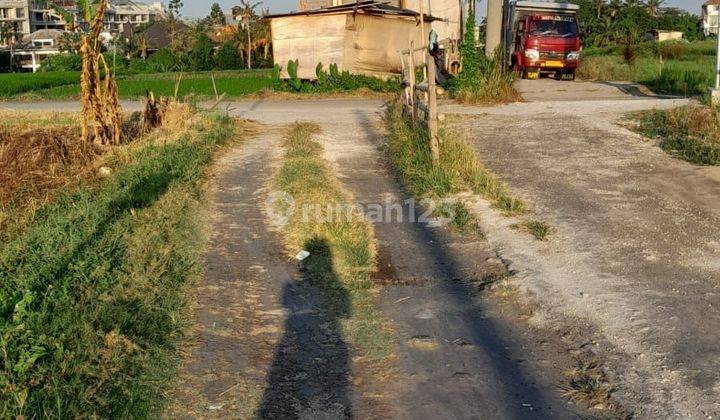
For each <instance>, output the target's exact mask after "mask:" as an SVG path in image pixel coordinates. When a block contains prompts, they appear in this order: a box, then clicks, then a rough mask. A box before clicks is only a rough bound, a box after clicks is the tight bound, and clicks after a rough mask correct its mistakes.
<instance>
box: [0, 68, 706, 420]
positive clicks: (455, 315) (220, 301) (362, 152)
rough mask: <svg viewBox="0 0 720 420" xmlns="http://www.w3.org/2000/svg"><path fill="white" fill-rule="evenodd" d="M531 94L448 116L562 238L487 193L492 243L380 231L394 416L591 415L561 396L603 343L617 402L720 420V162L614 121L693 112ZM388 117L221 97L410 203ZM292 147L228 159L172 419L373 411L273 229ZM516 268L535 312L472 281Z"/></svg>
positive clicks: (258, 142)
mask: <svg viewBox="0 0 720 420" xmlns="http://www.w3.org/2000/svg"><path fill="white" fill-rule="evenodd" d="M519 86H520V89H521V90H522V91H524V93H525V96H526V99H527V100H528V102H526V103H519V104H511V105H505V106H498V107H466V106H459V105H446V106H444V107H443V110H442V111H443V112H444V113H446V114H460V115H462V117H460V118H448V121H449V122H448V124H451V125H455V126H456V127H459V128H460V129H461V130H462V131H463V132H464V133H466V134H467V135H468V136H469V137H471V139H472V141H473V144H474V146H475V148H476V149H477V151H478V154H479V155H480V158H481V160H482V161H483V162H484V163H485V164H486V165H488V166H489V167H490V168H491V169H492V170H493V171H494V172H496V173H497V174H498V175H499V176H500V177H501V178H502V179H503V180H505V181H506V182H507V183H508V184H509V186H510V187H511V189H512V190H513V191H514V192H516V193H518V194H519V195H521V196H523V197H524V198H525V199H526V201H527V202H528V203H529V204H530V206H531V207H532V208H533V209H534V211H535V216H534V217H537V218H540V219H543V220H546V221H548V222H549V223H550V224H551V225H552V227H553V234H552V236H551V238H550V240H549V241H547V242H538V241H533V240H531V239H530V238H529V236H528V235H527V234H524V233H522V232H518V231H516V230H513V229H511V227H510V225H511V224H512V223H514V220H513V219H508V218H505V217H502V216H501V215H499V214H498V213H497V212H496V211H495V210H493V209H491V208H490V206H489V205H487V203H486V202H484V201H482V200H479V201H477V203H476V205H475V210H476V211H477V212H478V213H479V214H480V216H481V224H482V228H483V231H484V233H485V235H486V237H487V241H486V240H483V239H481V238H479V237H471V238H460V237H458V236H456V235H453V234H450V233H448V232H446V231H444V230H442V229H436V228H432V227H430V226H428V225H426V224H420V223H376V224H375V225H374V228H375V230H376V235H377V238H378V241H379V244H378V245H379V251H380V265H381V275H382V276H383V277H382V278H380V279H379V280H380V281H381V282H383V283H384V284H385V285H384V286H383V288H382V292H381V295H380V296H379V302H378V303H379V306H380V308H381V309H382V311H383V313H384V315H385V316H386V317H387V318H388V319H389V320H390V321H392V324H393V326H394V328H395V336H396V337H395V338H396V342H397V356H398V369H399V377H398V381H399V386H394V387H392V389H399V390H400V392H396V393H395V394H393V395H392V396H391V397H392V399H393V403H394V408H395V409H396V412H395V413H393V416H395V417H400V418H451V417H452V418H484V417H500V418H528V417H535V418H548V417H553V418H555V417H560V418H563V417H574V416H577V415H579V414H586V413H585V412H584V411H583V410H581V409H579V408H577V407H575V406H573V405H571V404H568V403H567V402H566V401H565V400H564V399H563V398H562V397H561V391H560V389H559V387H560V386H561V385H562V383H563V382H562V381H563V377H562V371H563V370H565V369H567V368H571V367H572V366H568V365H567V363H566V362H567V360H568V355H569V354H573V355H574V354H577V352H579V351H581V350H583V349H584V350H587V349H589V348H591V349H592V352H593V353H594V354H597V355H599V356H600V357H601V359H602V360H603V361H604V362H605V366H606V368H607V370H608V371H609V373H610V374H611V377H612V379H613V383H614V385H615V387H616V392H615V394H616V396H617V397H618V400H619V401H620V402H622V403H623V405H624V406H625V407H626V408H627V409H629V410H631V411H633V412H634V413H635V415H636V416H637V417H640V418H651V417H675V418H698V419H706V418H718V416H720V405H719V401H720V348H719V347H718V344H717V343H719V342H720V290H719V289H720V204H718V203H720V201H719V200H718V199H717V197H718V195H719V194H720V170H719V169H718V168H701V167H696V166H693V165H691V164H688V163H685V162H681V161H678V160H676V159H674V158H672V157H670V156H668V155H667V154H665V153H664V152H663V151H661V150H660V149H659V148H658V147H657V146H656V145H655V144H653V143H652V142H649V141H646V140H644V139H642V138H641V137H639V136H637V135H635V134H633V133H631V132H630V131H628V130H626V129H624V128H622V127H621V126H620V125H618V122H619V121H618V120H619V118H620V117H621V115H622V113H625V112H628V111H633V110H641V109H649V108H654V107H670V106H674V105H679V104H682V103H684V101H683V100H677V99H660V98H656V97H652V96H648V95H647V93H646V92H644V91H643V90H642V89H639V88H637V87H634V86H628V85H622V86H618V85H613V84H595V83H580V82H578V83H570V82H556V81H554V80H539V81H523V82H521V83H520V85H519ZM128 106H131V105H130V104H128ZM381 106H382V103H381V102H380V101H377V100H358V99H352V100H349V99H348V100H341V99H335V100H313V101H273V100H256V101H248V102H237V103H228V104H223V105H222V107H223V108H224V109H228V110H229V111H230V113H231V115H233V116H236V117H241V118H248V119H254V120H258V121H261V122H263V123H265V124H268V125H271V126H275V127H280V126H281V125H283V124H287V123H291V122H294V121H314V122H317V123H318V124H320V125H321V127H322V129H323V134H322V136H321V138H320V140H321V142H322V143H323V145H324V147H325V153H326V158H327V159H328V160H329V161H330V162H331V163H332V165H333V167H334V169H335V170H336V172H337V175H338V176H339V177H340V180H341V182H342V183H343V186H344V188H346V189H347V191H348V192H349V193H351V194H352V195H353V196H354V199H355V201H356V202H357V203H360V204H370V203H383V202H386V200H387V199H388V198H391V199H396V200H399V201H401V202H402V200H404V199H405V198H408V195H407V193H406V192H405V191H403V190H402V188H401V187H400V186H399V184H398V182H397V180H396V179H395V178H394V176H393V174H392V171H391V170H390V169H389V168H388V166H387V163H386V162H385V160H384V158H383V153H382V151H381V150H380V148H381V147H382V128H381V127H379V125H378V122H379V117H380V113H381V112H382V111H381ZM0 107H3V108H15V109H29V110H32V109H41V110H68V109H70V105H69V104H66V103H44V104H42V105H33V104H13V103H3V104H0ZM277 132H279V128H278V131H277ZM278 141H279V138H278V137H277V136H269V137H268V136H264V137H259V138H256V139H254V140H252V141H251V142H249V143H247V144H245V145H243V146H241V147H239V148H238V149H237V151H235V152H233V153H232V154H231V155H230V156H228V157H227V158H226V159H225V161H224V163H223V165H221V170H220V172H219V175H218V183H219V184H218V192H217V195H216V204H217V219H216V220H214V232H215V233H214V235H215V236H214V237H213V238H214V239H213V246H212V247H211V249H210V253H209V255H208V275H207V277H206V281H205V283H204V284H203V285H202V286H201V288H200V289H199V291H198V299H197V300H198V305H199V306H198V308H197V313H198V324H199V328H198V332H197V335H196V336H197V346H195V348H194V349H193V350H192V352H191V357H190V358H189V359H188V362H187V364H186V365H185V367H184V368H183V371H182V376H181V384H180V389H178V390H177V391H176V394H175V395H176V403H175V404H174V405H173V407H172V410H171V411H170V414H171V415H173V416H183V415H185V416H190V417H192V416H202V417H226V416H235V417H247V416H251V415H253V414H257V415H260V416H261V417H262V416H265V417H268V418H270V417H277V416H284V415H288V416H303V415H305V416H317V415H320V414H322V415H323V416H324V417H325V418H343V417H348V416H356V417H362V416H363V414H364V413H362V412H357V411H356V409H357V405H356V404H354V402H355V401H356V399H357V395H356V393H357V389H356V384H355V383H354V382H353V381H352V373H351V372H350V370H351V368H350V365H351V364H352V362H351V357H350V355H349V354H348V349H347V348H346V347H345V345H344V343H343V341H342V337H341V336H340V335H339V333H338V332H337V329H336V328H329V329H328V327H327V326H328V325H330V326H332V325H335V323H336V321H335V320H333V319H328V317H327V314H323V313H322V312H318V311H317V306H318V305H316V304H315V303H314V301H313V296H314V292H313V291H312V290H311V289H307V288H306V287H305V286H303V284H302V279H301V278H299V277H298V276H297V272H296V268H297V267H296V266H295V265H293V264H290V263H288V260H287V258H285V256H284V255H282V251H281V246H280V245H279V241H278V239H277V238H276V237H275V235H276V234H275V233H274V232H272V231H271V230H268V229H267V228H266V226H265V225H264V222H263V220H262V219H263V214H262V206H263V202H264V194H266V191H265V189H264V188H265V186H266V183H267V179H269V176H270V173H271V166H272V164H273V162H276V161H277V148H278ZM402 211H403V214H406V213H407V212H408V211H409V210H408V208H407V206H405V207H403V210H402ZM404 220H407V219H404ZM247 221H251V222H252V223H246V222H247ZM510 273H512V274H514V278H515V280H514V282H515V284H516V285H517V286H519V287H520V288H521V289H522V290H524V291H527V292H528V293H527V294H523V295H522V296H524V298H523V299H521V300H523V302H524V303H523V304H527V305H530V306H531V307H532V310H530V311H528V312H527V313H526V312H524V310H523V309H522V308H524V307H525V306H522V305H520V306H517V305H514V304H513V303H503V301H502V300H501V299H497V300H496V299H495V297H494V296H492V295H487V294H484V293H483V292H480V291H479V290H478V287H477V284H476V283H474V282H475V281H477V279H482V278H484V277H486V276H491V275H499V276H504V275H508V274H510ZM518 298H521V296H518ZM573 340H583V341H580V342H573ZM298 349H304V351H305V353H302V354H297V350H298ZM328 355H330V356H329V357H328ZM278 360H280V361H281V362H280V363H278ZM283 360H284V362H283ZM317 372H323V373H324V374H323V375H319V376H318V375H317V374H316V373H317ZM303 378H312V380H310V382H309V384H310V385H308V386H302V387H298V381H303V380H304V379H303ZM357 386H362V385H357ZM288 395H290V396H297V395H300V396H302V398H300V399H292V400H288V399H287V396H288ZM278 407H288V409H289V410H294V411H292V412H281V411H277V410H278ZM244 410H245V411H244ZM246 410H251V411H250V412H249V411H246ZM256 410H257V411H256Z"/></svg>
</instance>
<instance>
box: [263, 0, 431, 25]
mask: <svg viewBox="0 0 720 420" xmlns="http://www.w3.org/2000/svg"><path fill="white" fill-rule="evenodd" d="M337 13H367V14H371V15H384V16H401V17H413V18H419V17H420V13H418V12H416V11H414V10H410V9H402V8H400V7H395V6H391V5H389V4H387V3H383V2H378V1H375V0H364V1H359V2H356V3H350V4H342V5H339V6H328V7H322V8H319V9H311V10H303V11H301V12H291V13H279V14H274V15H268V16H266V17H267V18H269V19H272V18H281V17H288V16H311V15H327V14H337ZM424 18H425V21H427V22H432V21H436V20H442V19H439V18H436V17H433V16H430V15H424Z"/></svg>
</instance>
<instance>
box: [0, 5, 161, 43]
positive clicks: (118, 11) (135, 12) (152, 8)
mask: <svg viewBox="0 0 720 420" xmlns="http://www.w3.org/2000/svg"><path fill="white" fill-rule="evenodd" d="M47 1H51V0H47ZM52 1H54V3H55V4H57V5H58V6H60V7H62V8H63V9H65V11H67V12H68V13H70V14H73V15H74V16H75V22H76V24H81V22H80V17H79V12H78V8H77V3H76V1H75V0H52ZM163 10H164V9H163V5H162V3H161V2H153V3H151V4H146V3H143V2H141V1H134V0H110V4H109V5H108V9H107V11H106V13H105V30H106V31H108V32H110V33H112V34H117V33H121V32H123V30H124V29H125V27H126V26H139V25H144V24H148V23H151V22H153V21H154V20H155V19H157V18H158V17H162V16H164V11H163ZM0 25H10V31H11V33H12V34H13V36H12V39H10V40H7V39H0V45H5V44H6V43H7V41H10V42H18V41H20V40H22V39H23V38H24V37H26V36H28V35H30V34H32V33H33V32H36V31H40V30H43V29H56V30H59V31H65V30H68V29H70V28H68V24H67V22H66V21H65V18H64V17H63V16H62V15H61V14H60V13H58V12H57V11H55V10H54V9H52V8H50V7H48V6H47V2H46V1H42V0H0Z"/></svg>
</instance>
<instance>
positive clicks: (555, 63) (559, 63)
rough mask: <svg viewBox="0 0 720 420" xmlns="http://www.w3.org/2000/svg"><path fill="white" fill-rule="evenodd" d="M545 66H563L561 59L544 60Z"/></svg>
mask: <svg viewBox="0 0 720 420" xmlns="http://www.w3.org/2000/svg"><path fill="white" fill-rule="evenodd" d="M545 67H563V62H562V61H546V62H545Z"/></svg>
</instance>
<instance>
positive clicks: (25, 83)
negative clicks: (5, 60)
mask: <svg viewBox="0 0 720 420" xmlns="http://www.w3.org/2000/svg"><path fill="white" fill-rule="evenodd" d="M79 80H80V73H78V72H56V73H3V74H0V98H3V99H7V98H12V97H15V96H18V95H22V94H23V93H27V92H35V91H39V90H43V89H51V88H57V87H60V86H67V85H73V84H77V83H78V81H79Z"/></svg>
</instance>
